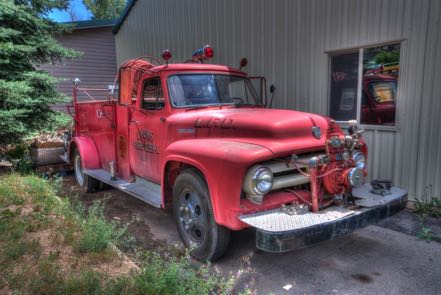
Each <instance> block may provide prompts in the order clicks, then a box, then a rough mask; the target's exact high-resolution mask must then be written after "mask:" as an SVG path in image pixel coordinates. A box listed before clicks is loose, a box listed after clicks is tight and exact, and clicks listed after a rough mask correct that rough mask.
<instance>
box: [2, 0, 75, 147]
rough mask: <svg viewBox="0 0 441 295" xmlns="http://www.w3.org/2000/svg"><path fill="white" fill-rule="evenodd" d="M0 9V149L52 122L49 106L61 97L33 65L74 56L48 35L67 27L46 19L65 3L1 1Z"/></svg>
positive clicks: (55, 0)
mask: <svg viewBox="0 0 441 295" xmlns="http://www.w3.org/2000/svg"><path fill="white" fill-rule="evenodd" d="M1 2H2V4H1V5H0V149H1V148H2V146H5V145H8V144H15V143H20V142H22V141H23V139H24V138H26V137H27V136H29V135H31V134H32V133H35V132H37V131H39V130H42V129H47V128H49V127H50V126H52V125H54V124H56V123H57V120H58V119H57V117H58V115H57V113H56V112H54V111H53V110H51V108H50V105H51V104H55V103H59V102H62V101H63V100H64V99H65V97H64V96H63V95H62V94H60V93H58V92H57V91H56V88H55V82H56V81H57V80H56V79H55V78H54V77H52V76H50V75H49V73H47V72H45V71H43V70H41V69H40V68H39V65H42V64H48V63H57V62H60V61H61V60H62V59H63V58H72V57H75V56H77V53H76V52H75V51H73V50H71V49H67V48H64V47H62V46H61V45H60V44H59V43H58V41H56V39H55V38H54V36H56V35H58V34H61V33H62V32H64V31H65V30H66V29H67V28H66V27H65V26H62V25H60V24H57V23H55V22H53V21H52V20H50V19H49V18H48V13H49V11H50V10H51V9H54V8H58V9H65V8H66V7H67V6H68V1H67V0H2V1H1Z"/></svg>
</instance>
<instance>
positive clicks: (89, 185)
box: [74, 150, 99, 193]
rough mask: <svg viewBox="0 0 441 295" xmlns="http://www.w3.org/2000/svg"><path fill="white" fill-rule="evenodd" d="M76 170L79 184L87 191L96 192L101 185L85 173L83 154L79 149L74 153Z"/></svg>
mask: <svg viewBox="0 0 441 295" xmlns="http://www.w3.org/2000/svg"><path fill="white" fill-rule="evenodd" d="M74 170H75V179H76V180H77V183H78V185H79V186H81V187H82V188H83V189H85V190H86V192H87V193H91V192H94V191H95V190H96V188H97V187H98V185H99V181H98V180H97V179H95V178H93V177H90V176H89V175H87V174H84V171H83V165H82V163H81V156H80V153H79V152H78V150H75V153H74Z"/></svg>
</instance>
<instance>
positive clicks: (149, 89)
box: [141, 77, 164, 110]
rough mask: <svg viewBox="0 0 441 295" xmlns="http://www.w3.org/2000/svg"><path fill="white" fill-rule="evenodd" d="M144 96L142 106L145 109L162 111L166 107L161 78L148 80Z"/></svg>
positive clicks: (145, 83) (145, 84)
mask: <svg viewBox="0 0 441 295" xmlns="http://www.w3.org/2000/svg"><path fill="white" fill-rule="evenodd" d="M142 94H143V95H142V104H141V106H142V108H143V109H145V110H160V109H162V108H163V107H164V94H163V92H162V85H161V79H160V78H159V77H155V78H151V79H148V80H146V81H145V82H144V88H143V92H142Z"/></svg>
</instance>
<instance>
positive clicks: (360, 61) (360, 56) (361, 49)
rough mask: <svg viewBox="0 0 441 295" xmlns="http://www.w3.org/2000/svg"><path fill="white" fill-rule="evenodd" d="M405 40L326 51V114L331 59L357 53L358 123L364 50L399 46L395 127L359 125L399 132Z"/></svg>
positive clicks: (329, 101)
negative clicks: (399, 106)
mask: <svg viewBox="0 0 441 295" xmlns="http://www.w3.org/2000/svg"><path fill="white" fill-rule="evenodd" d="M404 41H405V39H396V40H393V41H386V42H380V43H373V44H372V43H371V44H366V45H360V46H356V47H350V48H344V49H332V50H326V51H325V53H326V54H327V55H328V75H327V79H328V95H327V97H328V114H330V112H331V75H332V73H331V63H332V57H333V56H335V55H338V54H345V53H354V52H358V77H357V112H356V120H357V122H358V123H360V122H361V100H362V88H363V55H364V50H365V49H368V48H373V47H380V46H384V45H391V44H400V59H399V65H400V73H399V75H398V80H397V95H396V102H395V125H394V126H385V125H368V124H359V126H360V128H362V129H364V130H384V131H399V129H400V127H399V126H400V122H399V116H398V114H399V112H398V110H399V108H398V105H399V103H400V88H401V83H400V80H401V79H400V78H401V76H402V74H401V71H402V65H401V61H402V56H403V44H404ZM336 122H337V123H338V124H339V125H341V126H342V127H343V128H347V127H349V125H348V122H347V121H338V120H336Z"/></svg>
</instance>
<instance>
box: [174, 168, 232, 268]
mask: <svg viewBox="0 0 441 295" xmlns="http://www.w3.org/2000/svg"><path fill="white" fill-rule="evenodd" d="M173 213H174V216H175V219H176V223H177V226H178V231H179V235H180V236H181V239H182V241H183V242H184V245H185V246H186V247H187V248H189V249H190V254H191V256H193V257H194V258H196V259H198V260H208V261H214V260H216V259H218V258H220V257H221V256H222V255H223V254H224V253H225V251H226V250H227V248H228V243H229V241H230V231H229V230H228V229H227V228H225V227H223V226H220V225H218V224H216V222H215V220H214V216H213V208H212V206H211V202H210V193H209V191H208V188H207V184H206V183H205V181H204V179H203V177H202V176H201V175H200V174H199V173H198V172H197V171H195V170H193V169H187V170H184V171H183V172H182V173H181V174H179V176H178V177H177V179H176V182H175V185H174V187H173Z"/></svg>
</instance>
